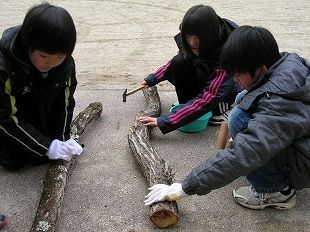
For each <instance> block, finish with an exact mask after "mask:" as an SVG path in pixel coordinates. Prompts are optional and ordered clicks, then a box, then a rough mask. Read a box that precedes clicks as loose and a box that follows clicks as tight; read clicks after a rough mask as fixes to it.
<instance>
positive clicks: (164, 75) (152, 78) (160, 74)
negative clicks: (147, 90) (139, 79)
mask: <svg viewBox="0 0 310 232" xmlns="http://www.w3.org/2000/svg"><path fill="white" fill-rule="evenodd" d="M170 64H171V60H169V61H168V62H167V64H165V65H164V66H162V67H160V68H159V69H157V70H156V72H154V73H151V74H150V75H148V76H147V77H146V78H145V79H144V80H145V81H146V82H147V84H148V86H149V87H151V86H154V85H157V84H158V83H160V82H162V81H165V80H168V81H170V82H171V83H172V84H173V81H172V79H171V75H170Z"/></svg>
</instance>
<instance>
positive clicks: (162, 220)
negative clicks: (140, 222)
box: [150, 208, 179, 228]
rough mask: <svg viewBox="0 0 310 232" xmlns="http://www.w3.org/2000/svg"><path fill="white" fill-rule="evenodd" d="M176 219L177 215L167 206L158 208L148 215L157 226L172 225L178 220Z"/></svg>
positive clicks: (165, 226)
mask: <svg viewBox="0 0 310 232" xmlns="http://www.w3.org/2000/svg"><path fill="white" fill-rule="evenodd" d="M178 219H179V217H178V215H177V214H176V213H175V212H173V211H171V210H169V209H167V208H158V209H157V210H156V211H155V212H152V214H151V215H150V220H151V221H152V222H153V223H154V224H155V225H156V226H157V227H159V228H167V227H169V226H172V225H174V224H176V223H177V222H178Z"/></svg>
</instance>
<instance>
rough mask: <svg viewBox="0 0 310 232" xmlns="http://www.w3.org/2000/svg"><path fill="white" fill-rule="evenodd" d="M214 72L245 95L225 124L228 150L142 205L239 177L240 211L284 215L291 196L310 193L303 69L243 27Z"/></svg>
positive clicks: (307, 81)
mask: <svg viewBox="0 0 310 232" xmlns="http://www.w3.org/2000/svg"><path fill="white" fill-rule="evenodd" d="M220 64H221V68H222V69H224V70H225V71H226V72H227V73H230V74H232V75H233V78H234V81H236V82H238V83H239V84H240V85H241V86H242V87H243V88H244V89H245V90H244V91H243V92H241V93H240V94H239V95H238V96H237V98H236V106H235V107H234V108H233V110H232V111H231V113H230V115H229V119H228V125H229V130H230V133H231V135H232V138H233V142H232V144H231V147H230V148H229V149H224V150H221V151H219V152H218V154H217V156H216V157H214V158H210V159H208V160H206V161H205V162H204V163H203V164H201V165H200V166H198V167H196V168H194V169H193V170H192V171H191V173H190V174H189V175H188V176H187V177H186V178H185V179H184V180H183V182H182V184H180V183H175V184H172V185H170V186H167V185H162V184H158V185H155V186H153V187H152V188H150V190H152V191H151V192H150V193H149V194H148V195H147V200H146V201H145V203H146V205H150V204H152V203H154V202H157V201H163V200H178V199H181V198H183V197H185V196H188V195H193V194H197V195H204V194H207V193H209V192H211V191H212V190H214V189H217V188H220V187H223V186H225V185H227V184H228V183H230V182H232V181H233V180H235V179H237V178H238V177H240V176H246V177H247V179H248V181H249V182H250V186H247V187H240V188H236V189H234V190H233V197H234V199H235V200H236V201H237V202H238V203H239V204H241V205H242V206H245V207H247V208H251V209H264V208H265V207H274V208H276V209H291V208H293V207H294V206H295V205H296V192H295V189H298V190H299V189H303V188H309V187H310V154H309V153H310V152H309V147H310V114H309V112H310V65H309V62H308V61H307V60H305V59H303V58H301V57H299V56H298V55H297V54H296V53H287V52H284V53H279V48H278V45H277V42H276V41H275V39H274V37H273V35H272V34H271V33H270V32H269V31H268V30H266V29H264V28H260V27H251V26H242V27H240V28H237V29H235V30H234V31H233V32H232V34H231V35H230V37H229V38H228V40H227V42H226V44H225V45H224V47H223V49H222V52H221V56H220Z"/></svg>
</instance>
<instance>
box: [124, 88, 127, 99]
mask: <svg viewBox="0 0 310 232" xmlns="http://www.w3.org/2000/svg"><path fill="white" fill-rule="evenodd" d="M126 97H127V89H125V91H124V93H123V102H126Z"/></svg>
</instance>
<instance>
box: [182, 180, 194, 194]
mask: <svg viewBox="0 0 310 232" xmlns="http://www.w3.org/2000/svg"><path fill="white" fill-rule="evenodd" d="M182 189H183V191H184V193H185V194H187V195H194V194H195V191H194V190H193V189H192V188H191V186H190V185H189V184H188V182H187V181H186V180H184V181H183V182H182Z"/></svg>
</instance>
